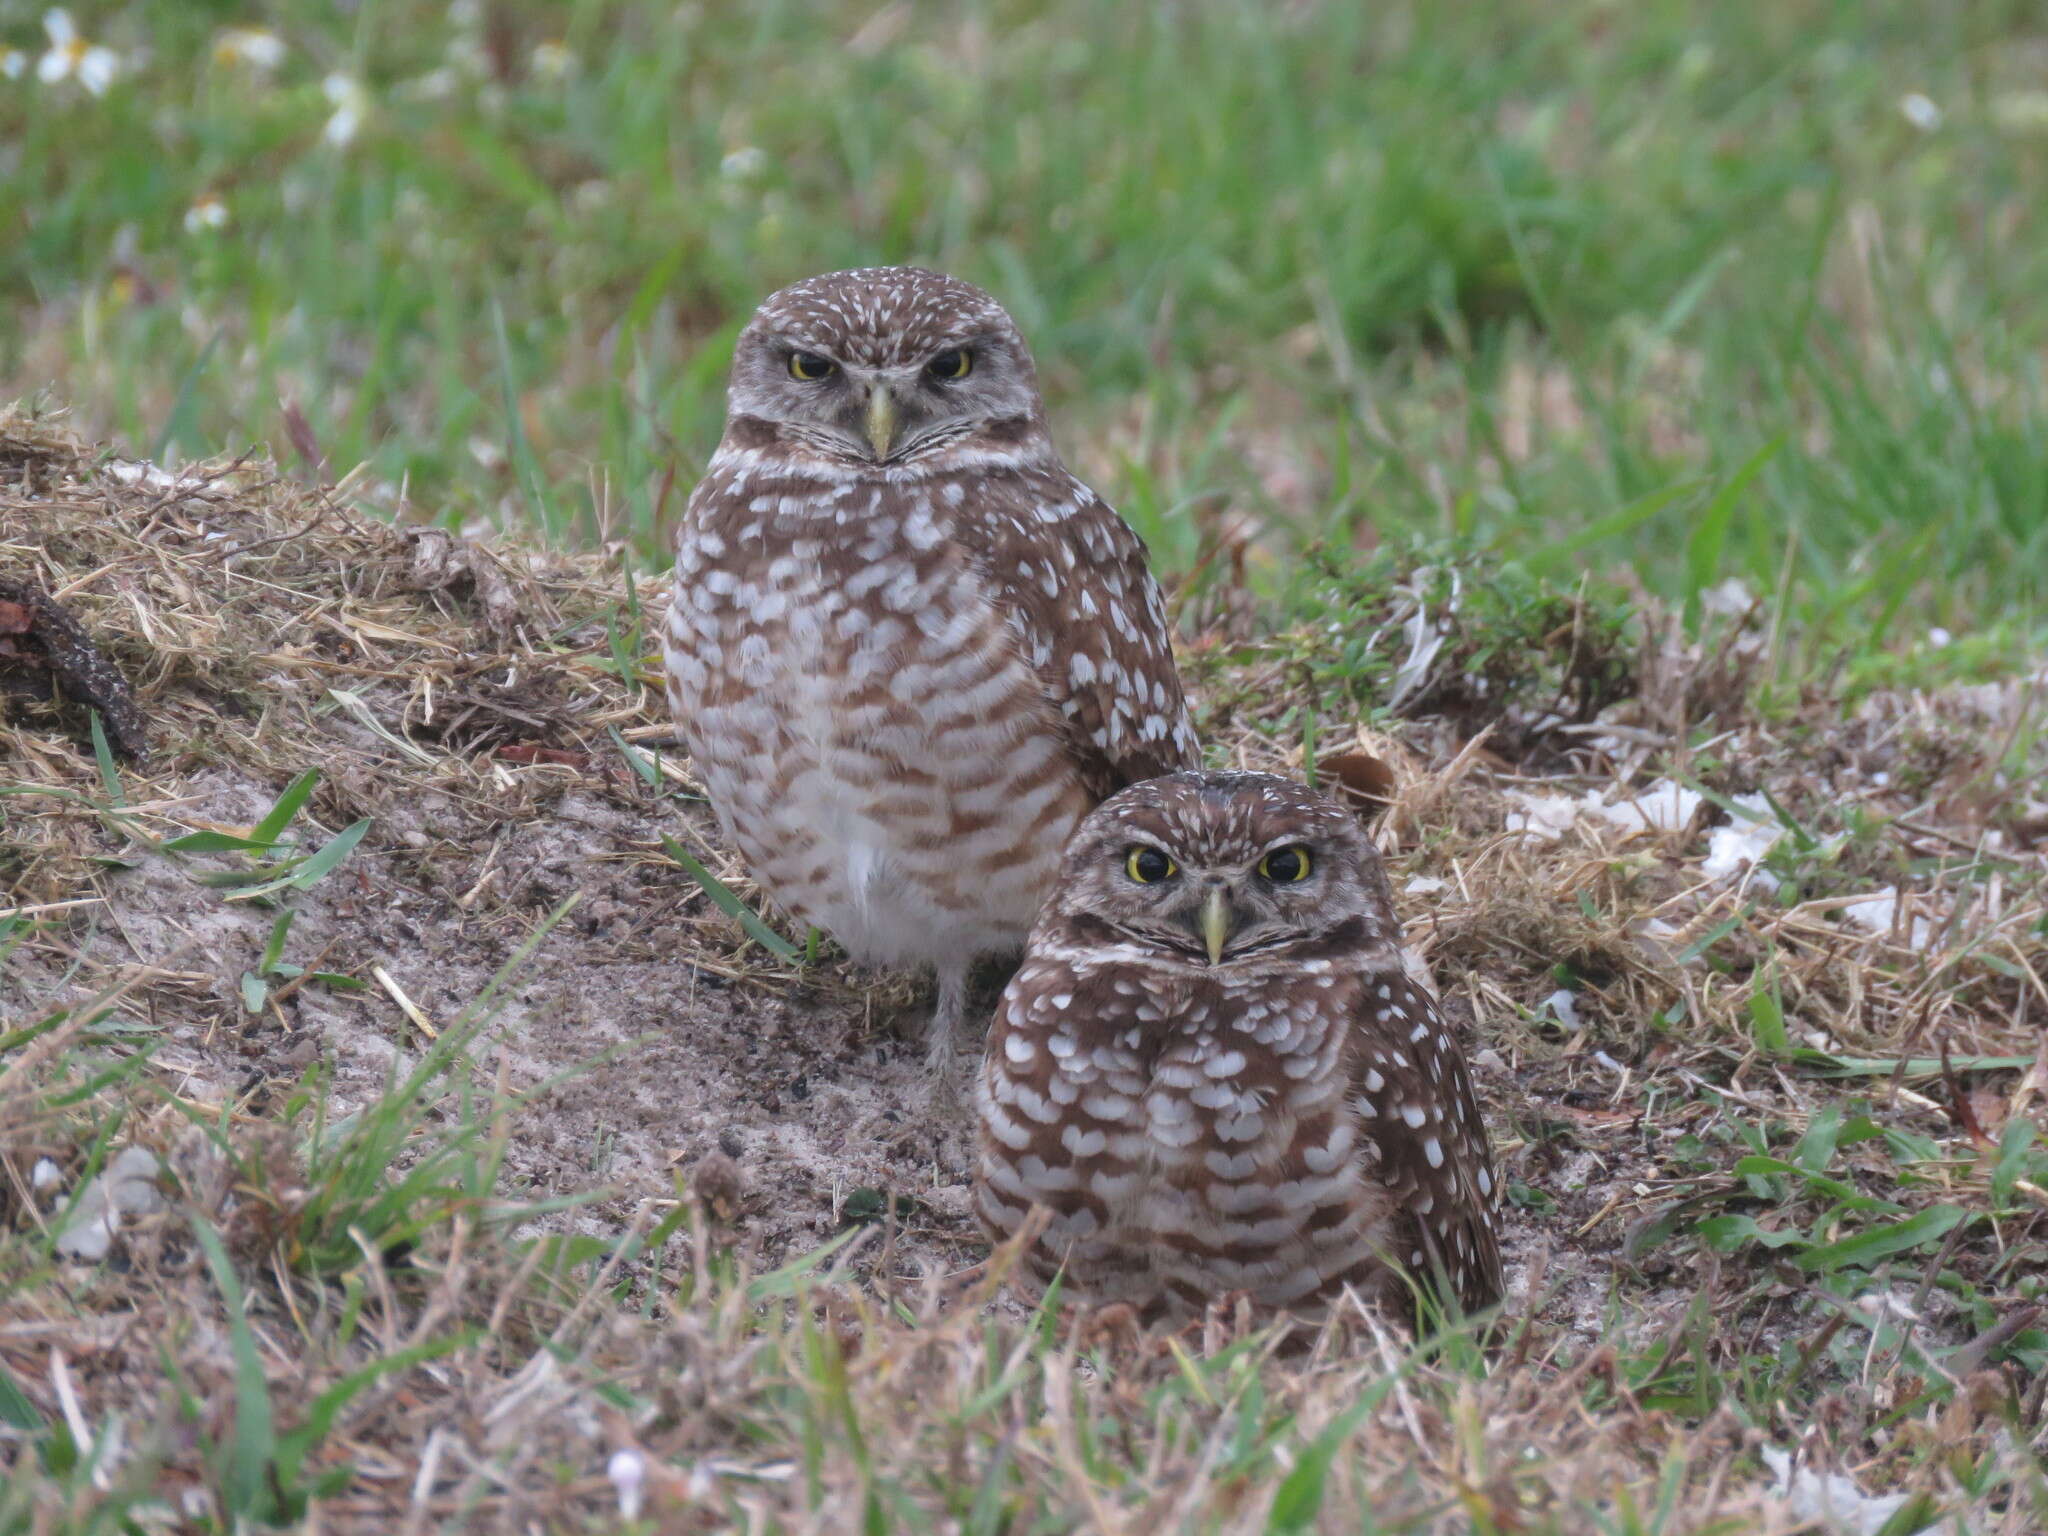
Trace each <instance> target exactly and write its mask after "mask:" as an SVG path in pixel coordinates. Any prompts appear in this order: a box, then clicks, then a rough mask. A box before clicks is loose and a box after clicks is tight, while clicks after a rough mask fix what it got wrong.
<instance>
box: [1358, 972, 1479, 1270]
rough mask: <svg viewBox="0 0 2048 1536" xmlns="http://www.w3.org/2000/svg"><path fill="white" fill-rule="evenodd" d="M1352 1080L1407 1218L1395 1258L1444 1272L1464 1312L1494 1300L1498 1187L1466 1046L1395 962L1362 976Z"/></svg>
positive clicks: (1383, 1169)
mask: <svg viewBox="0 0 2048 1536" xmlns="http://www.w3.org/2000/svg"><path fill="white" fill-rule="evenodd" d="M1361 1008H1362V1009H1363V1011H1364V1012H1365V1014H1366V1017H1365V1018H1364V1019H1363V1020H1361V1022H1362V1023H1363V1024H1364V1025H1365V1027H1364V1028H1363V1029H1361V1030H1360V1031H1359V1035H1358V1046H1357V1049H1356V1051H1355V1053H1354V1057H1353V1068H1352V1078H1353V1082H1352V1087H1353V1090H1354V1092H1355V1094H1356V1099H1355V1102H1356V1103H1357V1106H1358V1110H1359V1113H1360V1115H1361V1116H1362V1117H1363V1126H1364V1129H1365V1130H1366V1132H1367V1133H1368V1134H1369V1135H1370V1136H1371V1137H1372V1138H1373V1140H1374V1141H1375V1142H1376V1143H1377V1144H1378V1146H1379V1152H1380V1177H1381V1178H1383V1179H1384V1180H1385V1181H1386V1182H1387V1185H1388V1186H1389V1187H1390V1188H1391V1189H1392V1190H1393V1192H1394V1196H1395V1198H1396V1199H1397V1200H1398V1201H1399V1202H1400V1204H1401V1206H1402V1207H1403V1208H1404V1209H1405V1210H1407V1211H1408V1212H1409V1214H1410V1216H1411V1218H1412V1223H1413V1234H1414V1246H1413V1248H1411V1250H1410V1251H1409V1252H1406V1253H1399V1254H1396V1255H1395V1256H1394V1257H1396V1258H1397V1259H1399V1260H1401V1261H1402V1262H1403V1263H1406V1264H1407V1265H1408V1266H1409V1267H1410V1268H1411V1269H1414V1270H1416V1271H1418V1274H1417V1278H1418V1279H1421V1280H1424V1281H1428V1280H1429V1279H1430V1277H1431V1276H1432V1274H1434V1273H1441V1274H1443V1275H1445V1276H1447V1277H1449V1279H1450V1282H1451V1284H1452V1286H1453V1288H1454V1289H1455V1290H1456V1291H1457V1292H1458V1296H1459V1301H1460V1303H1461V1304H1462V1305H1463V1306H1464V1307H1465V1309H1466V1310H1467V1311H1475V1310H1477V1309H1479V1308H1481V1307H1486V1306H1491V1305H1492V1304H1493V1303H1494V1302H1496V1301H1498V1300H1500V1298H1501V1295H1502V1292H1503V1290H1504V1286H1505V1281H1504V1278H1503V1276H1502V1273H1501V1258H1500V1240H1499V1238H1498V1236H1497V1235H1496V1233H1495V1231H1494V1221H1493V1213H1494V1211H1495V1210H1496V1209H1497V1207H1498V1205H1499V1202H1500V1186H1499V1182H1498V1179H1497V1178H1496V1176H1495V1173H1494V1169H1493V1153H1492V1150H1491V1148H1490V1147H1489V1146H1488V1145H1487V1140H1486V1126H1485V1124H1484V1122H1483V1121H1482V1120H1481V1119H1480V1116H1479V1098H1478V1095H1477V1094H1475V1093H1474V1092H1473V1091H1472V1076H1471V1073H1470V1072H1468V1071H1467V1070H1466V1067H1465V1053H1464V1052H1463V1051H1462V1050H1461V1049H1459V1047H1458V1044H1457V1042H1456V1041H1455V1040H1454V1039H1452V1037H1451V1033H1450V1029H1449V1027H1448V1026H1447V1025H1446V1024H1445V1022H1444V1017H1443V1013H1442V1011H1441V1010H1440V1009H1439V1008H1438V1006H1437V1002H1436V999H1435V998H1433V997H1431V996H1430V995H1429V994H1428V993H1427V992H1426V991H1424V990H1423V989H1422V988H1421V987H1419V986H1417V985H1416V984H1415V983H1414V982H1412V981H1410V980H1409V979H1408V977H1407V976H1406V975H1405V974H1404V973H1403V972H1401V971H1398V970H1395V971H1382V972H1379V973H1377V974H1375V975H1373V976H1370V977H1368V978H1367V979H1366V983H1365V991H1364V997H1363V1000H1362V1002H1361Z"/></svg>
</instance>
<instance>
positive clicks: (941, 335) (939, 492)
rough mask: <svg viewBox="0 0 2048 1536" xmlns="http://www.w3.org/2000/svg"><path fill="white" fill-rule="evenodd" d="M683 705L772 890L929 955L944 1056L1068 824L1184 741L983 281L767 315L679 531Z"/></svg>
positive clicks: (1164, 638)
mask: <svg viewBox="0 0 2048 1536" xmlns="http://www.w3.org/2000/svg"><path fill="white" fill-rule="evenodd" d="M664 652H665V656H666V661H667V669H668V678H669V687H668V691H669V702H670V706H671V708H672V709H673V711H674V714H675V718H676V722H677V725H678V728H679V729H680V731H681V733H682V736H683V738H684V740H685V742H686V743H687V745H688V747H689V750H690V753H691V757H692V760H693V763H694V766H695V770H696V773H697V775H698V777H699V778H700V779H701V780H702V782H703V783H704V786H705V788H706V789H707V790H708V791H709V793H710V796H711V800H712V803H713V805H714V807H715V808H716V810H717V812H718V815H719V818H720V821H721V822H722V823H723V825H724V827H725V830H726V832H727V835H728V836H729V837H731V839H732V840H733V842H734V843H735V844H736V845H737V846H738V848H739V850H740V852H741V854H742V855H743V856H744V858H745V859H746V862H747V865H748V867H749V869H750V870H751V872H752V873H753V875H754V876H755V878H756V879H757V880H758V881H759V883H760V884H761V885H762V886H763V887H764V888H765V889H766V890H767V892H768V893H769V894H770V895H771V896H772V897H773V898H774V900H775V901H776V902H777V903H778V904H780V905H781V906H782V907H784V908H786V909H787V910H788V911H789V912H791V913H792V914H793V915H794V916H795V917H796V918H797V919H798V920H799V921H801V922H804V923H808V924H811V925H813V926H815V927H818V928H820V929H822V930H824V931H825V932H826V933H829V934H830V935H831V936H832V937H833V938H834V939H836V940H838V941H839V943H840V944H841V945H843V946H844V947H845V948H846V949H847V951H848V952H849V953H850V954H852V955H853V956H854V958H856V959H857V960H861V961H865V962H869V963H873V964H879V965H931V966H933V967H935V968H936V970H937V972H938V977H939V1006H938V1011H937V1017H936V1018H935V1020H934V1027H933V1036H932V1043H933V1057H934V1065H935V1066H937V1067H939V1068H940V1069H941V1070H943V1069H944V1067H945V1065H946V1060H947V1053H948V1052H949V1050H950V1049H951V1046H952V1043H953V1040H954V1037H955V1035H956V1033H957V1032H958V1028H959V1025H960V1021H961V1014H962V1011H963V1008H964V1002H965V992H966V976H967V971H968V968H969V966H970V965H971V964H972V962H973V960H974V959H975V958H976V957H977V956H979V955H982V954H987V953H990V952H993V951H1001V950H1004V949H1014V948H1015V947H1016V946H1017V945H1018V944H1019V943H1020V942H1021V941H1022V939H1023V937H1024V935H1025V933H1026V931H1027V930H1028V928H1029V926H1030V923H1031V919H1032V916H1033V914H1034V913H1035V912H1036V911H1037V909H1038V906H1039V903H1040V901H1041V899H1042V898H1043V896H1044V894H1045V892H1046V890H1047V889H1048V887H1049V886H1050V884H1051V882H1052V877H1053V874H1054V872H1055V870H1056V869H1057V867H1058V860H1059V852H1060V849H1061V847H1062V845H1063V844H1064V843H1065V841H1066V838H1067V834H1068V833H1069V832H1070V831H1071V830H1072V828H1073V826H1074V824H1075V822H1076V821H1077V820H1078V819H1079V818H1080V816H1081V815H1083V814H1084V813H1085V812H1086V811H1087V810H1088V809H1089V808H1090V807H1091V806H1092V805H1094V804H1095V803H1096V802H1098V801H1099V800H1101V799H1102V798H1103V797H1104V796H1106V795H1108V794H1111V793H1113V792H1114V791H1116V790H1117V789H1119V788H1121V787H1123V786H1124V785H1126V784H1129V783H1133V782H1135V781H1137V780H1140V779H1144V778H1148V777H1150V776H1152V775H1154V774H1157V773H1161V772H1165V771H1168V770H1171V769H1174V768H1180V767H1186V766H1189V765H1191V764H1193V763H1194V762H1195V760H1196V749H1195V740H1194V733H1193V730H1192V727H1191V726H1190V724H1189V721H1188V715H1187V708H1186V704H1185V702H1184V701H1183V698H1182V693H1181V687H1180V679H1179V676H1178V674H1177V672H1176V671H1175V668H1174V663H1173V653H1172V648H1171V645H1170V643H1169V641H1168V635H1167V625H1166V616H1165V609H1164V604H1163V602H1162V601H1161V597H1160V592H1159V588H1158V585H1157V583H1156V582H1154V580H1153V579H1152V577H1151V575H1150V574H1149V572H1148V571H1147V569H1146V564H1145V549H1144V545H1143V544H1142V543H1141V542H1140V540H1139V539H1138V537H1137V535H1136V534H1134V533H1133V532H1132V531H1131V530H1130V528H1129V527H1128V526H1126V525H1125V523H1124V522H1123V520H1122V519H1121V518H1119V517H1118V516H1117V515H1116V513H1115V512H1113V511H1112V510H1111V509H1110V508H1109V507H1108V506H1107V505H1106V504H1105V503H1104V502H1103V501H1102V500H1101V499H1100V498H1099V497H1097V496H1096V495H1095V493H1094V492H1093V491H1091V490H1089V489H1088V487H1087V486H1085V485H1083V484H1081V483H1080V482H1079V481H1078V480H1076V479H1075V478H1074V477H1073V476H1072V475H1070V474H1069V473H1068V472H1067V471H1066V469H1065V468H1064V467H1063V466H1062V465H1061V463H1060V460H1059V457H1058V455H1057V454H1056V453H1055V452H1054V450H1053V446H1052V441H1051V437H1050V435H1049V433H1048V431H1047V428H1046V421H1045V411H1044V407H1043V405H1042V403H1041V402H1040V399H1039V395H1038V388H1037V382H1036V375H1035V373H1034V370H1033V366H1032V362H1031V356H1030V353H1029V351H1028V350H1027V349H1026V347H1025V345H1024V341H1023V338H1022V337H1021V336H1020V335H1019V334H1018V332H1017V329H1016V326H1015V325H1014V324H1013V323H1012V322H1011V320H1010V318H1009V316H1008V315H1007V314H1005V313H1004V312H1003V309H1002V307H1001V306H1000V305H998V304H997V303H996V301H995V300H994V299H992V298H991V297H989V295H987V294H985V293H983V292H982V291H981V290H980V289H978V288H975V287H973V286H971V285H969V284H967V283H963V282H960V281H958V280H957V279H954V278H950V277H945V276H942V275H940V274H939V273H935V272H927V271H923V270H920V269H917V268H910V267H882V268H870V269H866V270H862V271H855V272H836V273H831V274H828V275H826V276H823V277H815V278H811V279H809V280H807V281H805V282H802V283H798V284H796V285H794V286H793V287H790V288H786V289H784V290H782V291H781V292H780V293H777V294H775V295H774V296H772V297H771V298H770V299H769V300H768V301H767V302H766V303H765V304H763V305H762V306H761V309H760V311H759V312H758V313H757V314H756V315H755V316H754V318H753V320H752V322H751V323H750V324H749V325H748V326H747V328H746V329H745V330H744V331H743V332H742V333H741V335H740V337H739V340H738V342H737V343H736V345H735V348H734V355H733V372H732V382H731V388H730V392H729V403H728V415H727V420H726V429H725V435H724V437H723V439H722V440H721V442H720V444H719V447H718V450H717V452H716V453H715V454H714V455H713V456H712V459H711V462H710V464H709V466H708V467H707V469H706V472H705V475H704V478H703V480H702V481H701V482H700V483H699V484H698V486H697V488H696V490H695V492H694V493H693V494H692V496H691V498H690V503H689V506H688V509H687V511H686V512H685V514H684V518H683V524H682V528H681V531H680V534H679V536H678V540H677V549H676V574H675V588H674V596H673V600H672V604H671V607H670V612H669V616H668V623H667V627H666V630H665V633H664Z"/></svg>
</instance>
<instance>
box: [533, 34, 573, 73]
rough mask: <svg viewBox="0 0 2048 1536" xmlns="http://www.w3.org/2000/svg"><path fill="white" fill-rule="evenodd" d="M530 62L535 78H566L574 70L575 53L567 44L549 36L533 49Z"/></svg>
mask: <svg viewBox="0 0 2048 1536" xmlns="http://www.w3.org/2000/svg"><path fill="white" fill-rule="evenodd" d="M532 64H533V75H534V78H535V79H536V80H566V79H568V78H569V76H570V75H572V74H574V73H575V72H576V55H575V54H573V53H571V52H570V51H569V48H568V45H567V44H565V43H563V42H561V41H560V40H558V39H556V38H549V39H548V40H547V41H546V42H544V43H541V44H540V45H539V46H537V47H536V48H535V49H534V50H533V60H532Z"/></svg>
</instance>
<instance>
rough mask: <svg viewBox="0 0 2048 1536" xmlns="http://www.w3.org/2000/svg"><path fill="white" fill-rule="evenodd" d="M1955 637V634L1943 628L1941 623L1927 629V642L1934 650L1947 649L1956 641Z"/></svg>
mask: <svg viewBox="0 0 2048 1536" xmlns="http://www.w3.org/2000/svg"><path fill="white" fill-rule="evenodd" d="M1955 638H1956V637H1955V636H1954V635H1952V634H1950V633H1949V632H1948V631H1947V630H1945V629H1943V628H1942V627H1941V626H1940V625H1939V624H1937V625H1935V626H1934V628H1932V629H1930V630H1929V631H1927V644H1928V646H1929V647H1930V648H1931V649H1933V650H1937V651H1939V650H1943V649H1945V648H1946V647H1948V646H1950V645H1952V644H1953V643H1954V642H1955Z"/></svg>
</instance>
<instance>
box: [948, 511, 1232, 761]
mask: <svg viewBox="0 0 2048 1536" xmlns="http://www.w3.org/2000/svg"><path fill="white" fill-rule="evenodd" d="M978 510H979V511H980V513H981V514H982V516H983V517H984V518H985V519H986V522H985V528H986V532H987V543H986V546H985V548H986V551H987V553H986V557H985V558H986V559H987V562H988V565H987V573H988V576H989V578H990V580H991V582H992V583H993V585H994V586H995V588H996V591H997V593H998V594H999V600H1000V601H1001V602H1002V603H1003V605H1004V606H1005V607H1006V608H1007V610H1008V615H1007V616H1008V618H1009V620H1010V622H1011V624H1012V625H1013V626H1014V628H1015V630H1016V632H1017V635H1018V638H1019V641H1020V643H1021V645H1022V648H1023V652H1024V655H1025V657H1026V658H1027V659H1028V660H1029V661H1030V663H1031V665H1032V667H1033V669H1034V670H1035V671H1036V672H1037V673H1038V678H1039V682H1040V683H1041V684H1042V685H1043V687H1044V689H1045V695H1046V700H1047V702H1048V703H1049V704H1050V705H1051V706H1052V707H1053V709H1054V710H1055V711H1056V712H1057V713H1058V715H1059V718H1060V721H1061V725H1062V729H1063V730H1064V732H1065V735H1066V740H1067V750H1068V754H1069V755H1070V756H1071V757H1072V759H1073V761H1074V764H1075V766H1076V768H1077V769H1078V770H1079V771H1080V775H1081V781H1082V782H1083V783H1084V784H1085V785H1087V787H1088V790H1089V792H1090V793H1091V794H1093V795H1094V796H1095V797H1096V798H1097V799H1105V798H1107V797H1108V796H1110V795H1112V794H1114V793H1115V792H1116V791H1117V790H1119V789H1122V788H1124V787H1125V786H1126V785H1129V784H1136V783H1138V782H1140V781H1141V780H1144V779H1151V778H1157V777H1158V776H1159V775H1160V774H1162V773H1173V772H1175V771H1177V770H1179V769H1182V768H1193V767H1197V766H1199V764H1200V751H1199V748H1198V746H1197V744H1196V741H1195V730H1194V725H1193V724H1192V722H1191V721H1190V720H1189V719H1188V708H1187V700H1186V698H1185V697H1184V695H1183V694H1182V692H1181V686H1180V673H1179V671H1178V669H1177V668H1176V667H1175V666H1174V661H1173V646H1172V644H1171V642H1170V640H1169V638H1168V629H1167V622H1166V600H1165V598H1164V596H1163V595H1162V594H1161V593H1160V590H1159V583H1158V582H1157V581H1155V580H1153V578H1152V572H1151V570H1150V569H1149V567H1148V566H1147V564H1146V556H1145V542H1144V540H1142V539H1140V538H1139V537H1138V535H1137V534H1136V533H1134V532H1133V531H1132V530H1131V526H1130V524H1128V523H1126V522H1125V521H1124V520H1123V519H1122V518H1121V517H1119V516H1117V514H1116V512H1115V511H1114V510H1113V509H1112V508H1111V507H1110V506H1109V504H1108V503H1107V502H1105V501H1104V500H1103V499H1102V498H1101V497H1100V496H1097V495H1096V494H1095V492H1093V491H1092V490H1090V489H1089V488H1088V487H1087V486H1085V485H1083V484H1082V483H1081V482H1080V481H1078V480H1076V479H1074V478H1073V476H1071V475H1068V474H1066V473H1064V472H1059V473H1043V474H1027V475H1020V476H1016V477H1010V478H1006V479H1005V481H1003V482H1002V488H1001V490H999V491H996V492H994V493H992V495H991V497H990V499H989V500H988V501H986V502H984V503H983V505H981V506H980V507H979V508H978Z"/></svg>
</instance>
